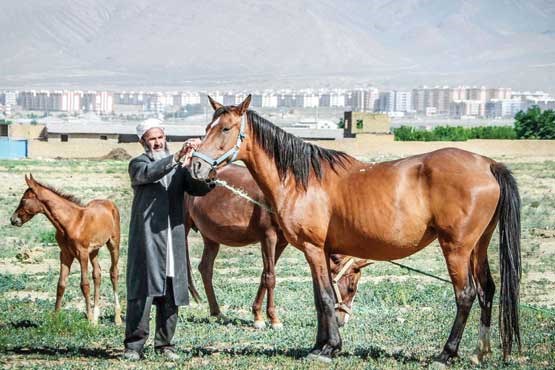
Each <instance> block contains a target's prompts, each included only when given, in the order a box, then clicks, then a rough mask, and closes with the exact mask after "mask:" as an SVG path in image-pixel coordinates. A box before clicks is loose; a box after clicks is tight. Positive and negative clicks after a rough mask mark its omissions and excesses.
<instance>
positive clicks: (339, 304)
mask: <svg viewBox="0 0 555 370" xmlns="http://www.w3.org/2000/svg"><path fill="white" fill-rule="evenodd" d="M353 263H355V258H354V257H349V259H348V260H347V262H346V263H345V264H344V265H343V267H342V268H341V270H339V273H338V274H337V275H335V277H334V278H333V279H332V280H331V285H332V286H333V291H334V292H335V299H336V301H337V303H336V304H335V308H336V309H340V310H341V311H343V312H345V313H346V314H347V315H352V313H353V312H352V310H351V308H350V307H349V306H347V305H346V304H345V302H343V297H341V291H340V290H339V286H338V285H337V283H338V282H339V280H341V278H342V277H343V275H345V273H346V272H347V270H349V268H350V267H351V266H352V264H353Z"/></svg>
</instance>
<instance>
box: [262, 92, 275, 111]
mask: <svg viewBox="0 0 555 370" xmlns="http://www.w3.org/2000/svg"><path fill="white" fill-rule="evenodd" d="M277 106H278V97H277V95H276V94H274V93H264V94H262V107H263V108H277Z"/></svg>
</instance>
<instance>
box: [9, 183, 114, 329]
mask: <svg viewBox="0 0 555 370" xmlns="http://www.w3.org/2000/svg"><path fill="white" fill-rule="evenodd" d="M25 181H26V182H27V185H28V186H29V188H28V189H27V190H26V191H25V192H24V193H23V196H22V198H21V201H20V202H19V206H18V207H17V209H16V210H15V212H14V213H13V215H12V217H11V223H12V225H14V226H18V227H19V226H22V225H23V224H25V223H26V222H27V221H29V220H30V219H32V218H33V217H34V216H35V215H36V214H38V213H42V214H44V215H45V216H46V217H47V218H48V219H49V220H50V222H52V224H53V225H54V227H55V228H56V241H57V242H58V245H59V247H60V277H59V280H58V289H57V291H56V305H55V311H59V310H60V308H61V305H62V297H63V295H64V291H65V288H66V285H67V279H68V276H69V272H70V268H71V264H72V263H73V261H74V260H75V259H76V260H77V261H78V262H79V264H80V266H81V291H82V293H83V296H84V297H85V305H86V310H87V318H88V320H89V321H90V322H92V323H93V324H96V323H98V318H99V316H100V308H99V296H100V276H101V274H100V263H99V261H98V251H99V249H100V247H102V246H103V245H104V244H106V246H107V247H108V250H109V251H110V257H111V266H110V279H111V280H112V289H113V296H114V311H115V317H114V319H115V322H116V324H117V325H120V324H121V308H120V304H119V298H118V260H119V248H120V216H119V211H118V208H117V207H116V205H115V204H114V203H113V202H111V201H109V200H105V199H95V200H92V201H91V202H89V203H88V204H87V205H83V204H82V203H81V202H80V201H79V200H78V199H76V198H75V197H73V196H71V195H67V194H63V193H61V192H60V191H58V190H56V189H54V188H52V187H49V186H46V185H44V184H41V183H39V182H38V181H36V180H35V179H34V178H33V176H32V175H30V177H27V175H25ZM89 259H90V261H91V263H92V267H93V281H94V309H91V302H90V298H89V292H90V285H89V278H88V267H89Z"/></svg>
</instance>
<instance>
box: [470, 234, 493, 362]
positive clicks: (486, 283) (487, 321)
mask: <svg viewBox="0 0 555 370" xmlns="http://www.w3.org/2000/svg"><path fill="white" fill-rule="evenodd" d="M494 230H495V223H493V225H490V227H489V228H488V230H486V232H485V233H484V234H483V235H482V237H481V238H480V241H479V242H478V245H477V246H476V249H475V250H474V253H472V257H471V261H472V274H473V276H474V281H475V282H476V290H477V292H478V301H479V302H480V308H481V316H480V334H479V337H478V345H477V347H476V350H475V351H474V354H473V355H472V357H471V360H472V361H473V362H474V363H479V362H481V361H482V359H483V358H484V357H485V356H487V355H489V354H490V353H491V344H490V325H491V308H492V304H493V295H494V293H495V283H494V282H493V278H492V277H491V272H490V270H489V263H488V255H487V249H488V246H489V243H490V240H491V236H492V235H493V232H494Z"/></svg>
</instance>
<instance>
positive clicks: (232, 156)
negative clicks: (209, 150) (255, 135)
mask: <svg viewBox="0 0 555 370" xmlns="http://www.w3.org/2000/svg"><path fill="white" fill-rule="evenodd" d="M245 137H246V135H245V115H242V116H241V129H240V131H239V135H238V136H237V142H236V143H235V146H234V147H233V148H231V149H230V150H228V151H227V152H225V153H224V154H222V155H221V156H219V157H218V158H216V159H214V158H212V157H210V156H209V155H206V154H203V153H200V152H198V151H195V152H193V155H192V157H197V158H199V159H201V160H203V161H205V162H206V163H208V164H209V165H210V166H211V167H212V169H216V167H218V166H219V165H220V164H221V163H223V162H224V161H226V160H228V159H229V160H228V161H227V164H229V163H231V162H235V160H236V159H237V155H238V154H239V149H240V148H241V143H242V142H243V140H244V139H245Z"/></svg>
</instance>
